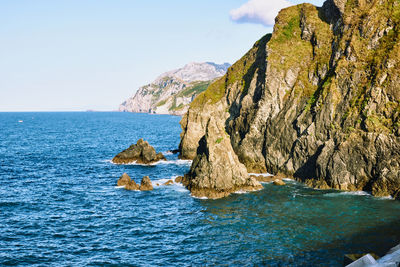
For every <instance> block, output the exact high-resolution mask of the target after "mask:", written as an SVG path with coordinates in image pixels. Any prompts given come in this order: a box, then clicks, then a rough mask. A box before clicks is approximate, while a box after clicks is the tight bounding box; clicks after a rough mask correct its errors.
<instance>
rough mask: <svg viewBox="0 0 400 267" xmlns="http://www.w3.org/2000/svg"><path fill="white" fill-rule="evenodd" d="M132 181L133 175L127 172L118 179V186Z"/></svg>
mask: <svg viewBox="0 0 400 267" xmlns="http://www.w3.org/2000/svg"><path fill="white" fill-rule="evenodd" d="M130 181H131V177H130V176H129V175H128V174H127V173H124V174H122V176H121V177H120V178H119V180H118V181H117V186H126V185H127V184H129V182H130Z"/></svg>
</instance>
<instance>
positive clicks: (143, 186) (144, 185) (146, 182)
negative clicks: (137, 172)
mask: <svg viewBox="0 0 400 267" xmlns="http://www.w3.org/2000/svg"><path fill="white" fill-rule="evenodd" d="M139 189H140V191H151V190H153V186H152V184H151V181H150V177H149V176H144V177H143V178H142V181H141V182H140V187H139Z"/></svg>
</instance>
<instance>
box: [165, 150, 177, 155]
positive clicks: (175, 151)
mask: <svg viewBox="0 0 400 267" xmlns="http://www.w3.org/2000/svg"><path fill="white" fill-rule="evenodd" d="M167 152H168V153H172V154H178V153H179V149H173V150H168V151H167Z"/></svg>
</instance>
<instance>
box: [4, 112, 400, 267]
mask: <svg viewBox="0 0 400 267" xmlns="http://www.w3.org/2000/svg"><path fill="white" fill-rule="evenodd" d="M179 119H180V118H179V117H174V116H159V115H157V116H155V115H147V114H129V113H0V183H1V186H0V265H2V266H6V265H30V266H31V265H37V266H49V265H51V266H71V265H73V266H85V265H86V266H116V265H130V266H190V265H196V266H197V265H223V266H226V265H229V266H234V265H237V266H253V265H258V266H262V265H266V266H341V264H342V261H343V255H344V254H346V253H356V252H368V251H375V252H377V253H385V252H386V250H387V249H388V248H390V247H391V246H393V245H395V244H396V243H400V202H398V201H392V200H388V199H378V198H373V197H371V196H369V195H366V194H363V193H359V194H358V195H357V194H348V193H342V192H338V191H332V190H328V191H322V190H312V189H309V188H306V187H304V186H303V185H301V184H298V183H295V182H288V186H284V187H275V186H273V185H271V184H265V185H264V186H265V188H264V190H261V191H258V192H254V193H250V194H234V195H232V196H230V197H228V198H225V199H220V200H202V199H195V198H192V197H191V196H190V194H189V192H188V191H187V190H186V189H185V188H183V187H182V186H180V185H173V186H170V187H160V188H156V189H155V190H154V191H152V192H130V191H125V190H123V189H119V188H116V187H115V185H116V181H117V179H118V177H119V176H120V175H121V174H122V173H123V172H127V173H128V174H129V175H130V176H131V177H133V178H134V179H135V180H136V182H140V179H141V177H142V176H144V175H149V176H150V178H151V179H152V181H154V183H157V182H162V181H165V179H169V178H171V177H175V176H176V175H182V174H184V173H185V172H186V171H187V170H188V169H189V167H190V162H185V161H180V160H178V159H177V158H176V156H175V155H167V157H168V159H169V161H168V162H167V163H163V164H158V165H155V166H150V167H146V166H138V165H119V166H118V165H113V164H111V163H110V161H109V160H110V159H111V158H112V157H113V156H114V155H115V154H116V153H118V152H119V151H121V150H122V149H124V148H126V147H128V146H129V145H130V144H131V143H134V142H136V140H137V139H139V138H141V137H143V138H144V139H145V140H148V141H149V142H150V143H151V144H152V145H154V147H155V148H156V149H157V151H162V152H165V151H167V150H169V149H175V148H177V146H178V143H179V133H180V131H181V130H180V126H179V124H178V122H179ZM19 120H23V122H22V123H19V122H18V121H19Z"/></svg>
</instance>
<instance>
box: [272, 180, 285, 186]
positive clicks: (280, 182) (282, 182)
mask: <svg viewBox="0 0 400 267" xmlns="http://www.w3.org/2000/svg"><path fill="white" fill-rule="evenodd" d="M274 185H285V182H284V181H282V180H281V179H275V181H274Z"/></svg>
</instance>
